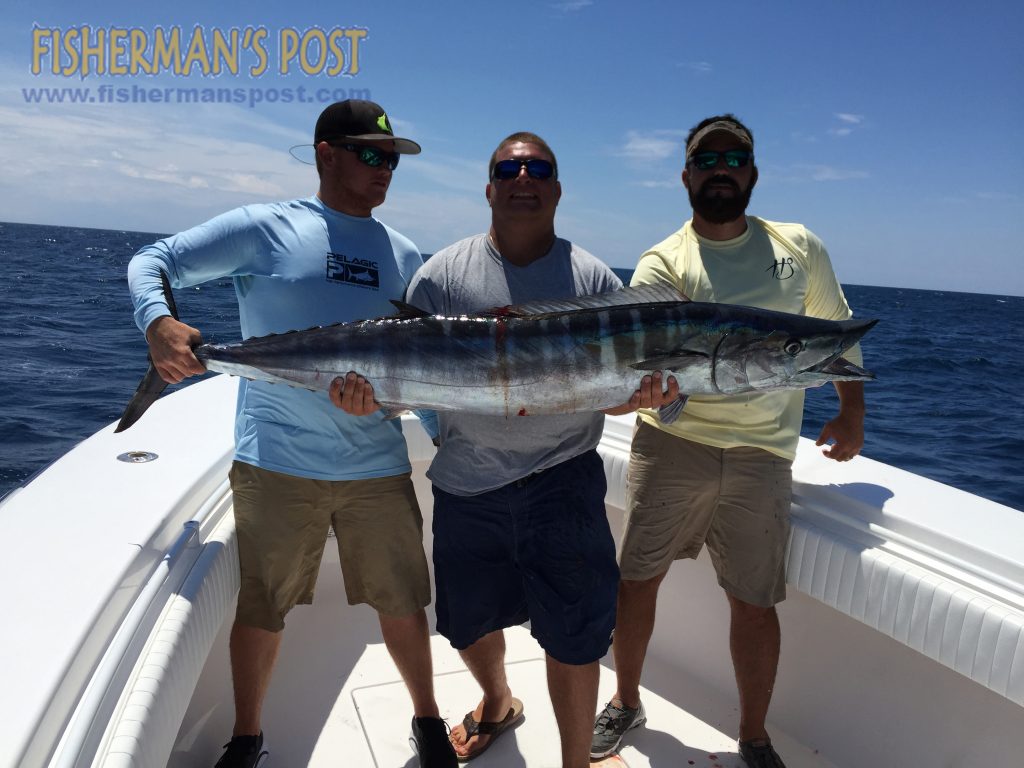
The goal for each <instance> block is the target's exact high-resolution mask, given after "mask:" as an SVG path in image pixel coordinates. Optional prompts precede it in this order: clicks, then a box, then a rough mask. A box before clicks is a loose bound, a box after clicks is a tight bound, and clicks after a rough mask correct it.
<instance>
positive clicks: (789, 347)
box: [782, 339, 804, 357]
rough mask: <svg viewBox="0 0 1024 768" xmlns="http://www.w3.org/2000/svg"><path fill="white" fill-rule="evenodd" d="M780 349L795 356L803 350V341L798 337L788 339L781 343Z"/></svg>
mask: <svg viewBox="0 0 1024 768" xmlns="http://www.w3.org/2000/svg"><path fill="white" fill-rule="evenodd" d="M782 350H783V351H784V352H785V353H786V354H787V355H789V356H790V357H796V356H797V355H799V354H800V353H801V352H803V351H804V343H803V342H802V341H800V339H789V340H788V341H787V342H786V343H785V344H783V345H782Z"/></svg>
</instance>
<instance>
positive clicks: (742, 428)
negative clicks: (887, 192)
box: [591, 115, 864, 768]
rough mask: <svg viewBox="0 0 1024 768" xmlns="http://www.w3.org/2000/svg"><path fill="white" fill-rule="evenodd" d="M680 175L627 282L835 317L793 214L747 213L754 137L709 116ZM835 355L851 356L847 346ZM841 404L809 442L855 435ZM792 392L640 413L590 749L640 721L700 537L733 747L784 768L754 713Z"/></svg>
mask: <svg viewBox="0 0 1024 768" xmlns="http://www.w3.org/2000/svg"><path fill="white" fill-rule="evenodd" d="M682 180H683V184H684V185H685V186H686V189H687V191H688V193H689V197H690V204H691V206H692V207H693V217H692V219H691V220H690V221H688V222H686V224H684V225H683V227H682V228H681V229H680V230H679V231H678V232H675V233H674V234H672V235H670V236H669V237H668V238H666V239H665V240H663V241H662V242H660V243H658V244H657V245H655V246H654V247H653V248H651V249H650V250H649V251H647V252H646V253H644V254H643V256H641V258H640V262H639V264H638V265H637V268H636V271H635V273H634V275H633V280H632V284H633V285H641V284H648V283H658V282H664V283H668V284H670V285H673V286H675V287H676V288H678V289H679V290H680V291H682V292H683V293H684V294H686V295H687V296H689V297H690V298H691V299H693V300H694V301H713V302H722V303H729V304H744V305H748V306H755V307H762V308H765V309H772V310H779V311H783V312H792V313H796V314H805V315H809V316H813V317H821V318H826V319H830V320H845V319H847V318H849V317H850V316H851V314H852V313H851V312H850V308H849V306H848V305H847V303H846V299H845V297H844V296H843V292H842V288H841V287H840V285H839V281H838V280H837V279H836V276H835V273H834V272H833V270H832V265H831V263H830V261H829V257H828V253H827V252H826V250H825V247H824V246H823V245H822V243H821V241H820V240H819V239H818V238H817V237H816V236H815V235H814V234H813V233H812V232H810V231H808V230H807V229H806V228H805V227H803V226H801V225H800V224H781V223H775V222H767V221H764V220H762V219H759V218H756V217H753V216H747V215H746V209H747V205H748V203H749V202H750V196H751V193H752V191H753V189H754V185H755V184H756V183H757V166H756V165H755V164H754V140H753V136H752V134H751V132H750V130H749V129H748V128H747V127H746V126H744V125H743V124H742V123H741V122H740V121H739V120H738V119H736V118H735V117H734V116H733V115H717V116H714V117H710V118H708V119H706V120H704V121H702V122H701V123H699V124H698V125H696V126H695V127H694V128H693V129H692V130H691V131H690V134H689V136H688V137H687V140H686V165H685V167H684V170H683V174H682ZM846 357H847V358H848V359H849V360H851V361H852V362H854V363H857V364H860V363H861V362H862V360H861V356H860V350H859V348H858V347H854V348H853V349H851V350H850V351H849V352H848V353H847V354H846ZM835 387H836V390H837V392H838V394H839V403H840V406H839V414H838V415H837V416H836V417H835V418H834V419H832V420H831V421H829V422H828V423H827V424H826V425H825V426H824V428H823V429H822V431H821V435H820V437H819V439H818V445H826V444H829V445H828V447H826V448H825V449H824V451H823V452H824V454H825V455H826V456H827V457H829V458H831V459H834V460H836V461H847V460H849V459H851V458H853V457H854V456H856V455H857V454H858V453H859V452H860V449H861V446H862V445H863V442H864V392H863V385H862V384H861V383H860V382H837V383H836V384H835ZM803 405H804V395H803V391H802V390H795V391H780V392H765V393H756V394H746V395H730V396H700V397H698V396H693V397H691V398H690V399H689V401H688V402H687V404H686V407H685V409H684V410H683V413H682V415H681V416H680V417H679V419H678V420H677V421H676V422H675V423H674V424H671V425H664V424H661V422H660V421H658V419H657V417H656V415H655V414H654V413H653V412H646V413H645V412H641V415H640V419H639V422H638V428H637V431H636V434H635V435H634V439H633V450H632V454H631V456H630V467H629V489H628V497H627V508H628V511H627V518H626V527H625V532H624V535H623V543H622V551H621V553H620V563H619V565H620V569H621V574H622V581H621V582H620V585H619V597H618V617H617V620H616V631H615V639H614V643H613V646H612V650H613V654H614V657H615V668H616V676H617V685H618V689H617V690H616V692H615V695H614V696H613V697H612V700H611V701H610V702H609V703H608V705H607V706H606V707H605V709H604V710H603V711H602V712H601V713H599V715H598V717H597V721H596V723H595V725H594V738H593V743H592V747H591V756H592V757H594V758H599V757H604V756H605V755H608V754H611V753H612V752H614V751H616V750H617V749H618V748H619V745H620V743H621V741H622V738H623V736H624V735H625V734H626V732H627V731H629V730H630V729H631V728H635V727H637V726H639V725H642V724H643V723H644V721H645V719H646V717H645V715H644V711H643V705H642V703H641V701H640V675H641V672H642V670H643V663H644V657H645V655H646V652H647V644H648V642H649V640H650V637H651V633H652V632H653V630H654V618H655V605H656V600H657V593H658V587H659V586H660V584H661V582H662V580H663V579H664V578H665V575H666V574H667V572H668V568H669V566H670V565H671V564H672V561H673V560H677V559H683V558H695V557H697V555H698V553H699V552H700V550H701V548H702V547H703V546H704V545H705V544H706V545H707V547H708V552H709V554H710V555H711V559H712V562H713V564H714V567H715V570H716V572H717V574H718V581H719V584H720V585H721V586H722V588H723V590H724V591H725V593H726V597H727V598H728V601H729V606H730V613H731V625H730V633H729V647H730V651H731V653H732V660H733V667H734V669H735V672H736V682H737V687H738V689H739V700H740V723H739V749H740V755H741V756H742V758H743V760H744V762H746V763H747V765H748V766H751V768H784V764H783V762H782V760H781V759H780V758H779V756H778V754H777V753H776V752H775V750H774V749H773V747H772V745H771V740H770V738H769V736H768V733H767V731H766V729H765V718H766V716H767V712H768V705H769V702H770V700H771V693H772V688H773V685H774V681H775V673H776V669H777V667H778V660H779V643H780V630H779V622H778V616H777V614H776V611H775V607H774V606H775V605H776V604H777V603H779V602H781V601H782V600H783V599H785V596H786V579H785V561H784V558H785V549H786V543H787V540H788V537H789V508H790V501H791V490H792V473H791V466H792V462H793V458H794V456H795V455H796V446H797V440H798V438H799V435H800V427H801V422H802V420H803Z"/></svg>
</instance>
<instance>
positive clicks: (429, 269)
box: [406, 234, 622, 496]
mask: <svg viewBox="0 0 1024 768" xmlns="http://www.w3.org/2000/svg"><path fill="white" fill-rule="evenodd" d="M621 287H622V282H621V281H620V280H619V278H618V277H616V275H615V273H614V272H612V271H611V269H610V268H609V267H608V266H607V265H605V264H604V263H603V262H601V261H600V260H598V259H597V258H596V257H595V256H593V255H591V254H590V253H588V252H587V251H585V250H583V249H582V248H579V247H577V246H575V245H573V244H572V243H570V242H569V241H568V240H563V239H561V238H556V240H555V242H554V244H553V245H552V247H551V250H550V251H548V253H547V254H545V255H544V256H543V257H541V258H540V259H537V260H536V261H534V262H533V263H531V264H529V265H527V266H525V267H517V266H515V265H514V264H510V263H509V262H507V261H505V260H504V259H502V258H501V255H500V254H499V253H498V251H497V250H496V249H495V248H494V246H493V245H492V244H491V242H490V238H489V237H488V236H487V235H486V234H483V235H476V236H474V237H469V238H466V239H465V240H460V241H459V242H457V243H454V244H453V245H450V246H448V247H447V248H445V249H443V250H441V251H438V252H437V253H435V254H434V255H433V256H432V257H431V258H430V259H429V260H428V261H427V262H426V264H424V265H423V267H422V268H420V270H419V271H418V272H417V273H416V275H415V276H414V277H413V279H412V282H411V283H410V284H409V290H408V292H407V294H406V300H407V301H408V303H409V304H412V305H413V306H416V307H419V308H420V309H423V310H426V311H427V312H432V313H435V314H440V315H459V314H467V313H473V312H479V311H482V310H485V309H491V308H493V307H502V306H507V305H509V304H523V303H525V302H528V301H535V300H539V299H561V298H567V297H569V296H587V295H590V294H594V293H604V292H605V291H615V290H618V289H619V288H621ZM438 422H439V428H440V438H441V448H440V450H438V453H437V456H436V457H435V458H434V461H433V463H432V464H431V466H430V469H429V470H428V472H427V477H429V478H430V480H431V482H433V483H434V484H435V485H436V486H438V487H439V488H441V489H442V490H444V491H447V492H448V493H453V494H455V495H458V496H474V495H476V494H479V493H484V492H486V491H490V490H494V489H495V488H500V487H501V486H503V485H507V484H508V483H511V482H513V481H515V480H518V479H520V478H523V477H526V476H527V475H529V474H532V473H533V472H537V471H540V470H543V469H547V468H549V467H553V466H555V465H556V464H560V463H561V462H563V461H567V460H568V459H571V458H573V457H575V456H578V455H580V454H581V453H584V452H585V451H588V450H590V449H592V448H594V447H596V446H597V443H598V441H599V440H600V438H601V430H602V428H603V426H604V416H603V415H602V414H600V413H578V414H565V415H555V416H514V417H510V418H505V417H504V416H481V415H479V414H465V413H456V412H448V413H439V414H438Z"/></svg>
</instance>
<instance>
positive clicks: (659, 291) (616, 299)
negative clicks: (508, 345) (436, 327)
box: [475, 283, 689, 317]
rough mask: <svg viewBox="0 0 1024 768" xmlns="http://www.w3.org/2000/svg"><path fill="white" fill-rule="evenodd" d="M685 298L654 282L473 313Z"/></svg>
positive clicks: (530, 313)
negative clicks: (605, 291)
mask: <svg viewBox="0 0 1024 768" xmlns="http://www.w3.org/2000/svg"><path fill="white" fill-rule="evenodd" d="M681 301H689V299H688V298H686V296H684V295H683V294H682V293H680V292H679V291H678V290H676V289H675V288H674V287H672V286H671V285H667V284H665V283H657V284H653V285H638V286H635V287H632V288H621V289H619V290H617V291H608V292H607V293H595V294H593V295H590V296H572V297H570V298H568V299H542V300H540V301H530V302H527V303H525V304H513V305H510V306H507V307H495V308H493V309H488V310H484V311H483V312H477V313H475V315H476V316H478V317H538V316H541V315H555V314H563V313H565V312H579V311H582V310H592V309H606V308H608V307H623V306H628V305H633V304H678V303H679V302H681Z"/></svg>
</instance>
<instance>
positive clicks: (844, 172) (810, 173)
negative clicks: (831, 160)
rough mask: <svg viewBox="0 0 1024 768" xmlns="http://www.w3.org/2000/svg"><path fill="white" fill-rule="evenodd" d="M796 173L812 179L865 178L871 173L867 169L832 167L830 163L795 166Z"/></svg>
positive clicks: (845, 179)
mask: <svg viewBox="0 0 1024 768" xmlns="http://www.w3.org/2000/svg"><path fill="white" fill-rule="evenodd" d="M796 170H797V172H798V173H800V174H801V175H803V176H804V177H806V178H810V179H811V180H812V181H847V180H850V179H866V178H868V177H869V176H870V175H871V174H869V173H868V172H867V171H857V170H849V169H844V168H834V167H832V166H830V165H802V166H796Z"/></svg>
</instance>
